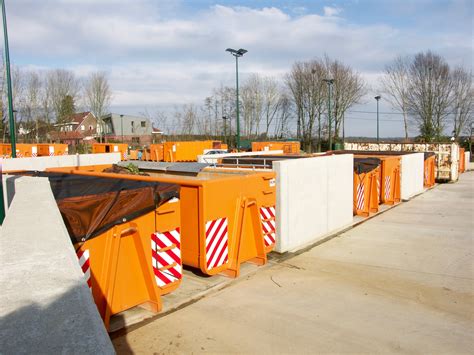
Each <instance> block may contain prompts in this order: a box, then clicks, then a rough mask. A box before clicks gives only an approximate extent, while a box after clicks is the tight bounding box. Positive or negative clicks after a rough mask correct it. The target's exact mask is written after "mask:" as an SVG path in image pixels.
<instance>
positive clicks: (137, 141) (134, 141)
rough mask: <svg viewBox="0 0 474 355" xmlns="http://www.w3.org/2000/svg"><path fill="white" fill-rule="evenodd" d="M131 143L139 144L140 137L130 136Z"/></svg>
mask: <svg viewBox="0 0 474 355" xmlns="http://www.w3.org/2000/svg"><path fill="white" fill-rule="evenodd" d="M132 143H135V144H140V137H132Z"/></svg>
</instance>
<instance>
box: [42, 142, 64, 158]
mask: <svg viewBox="0 0 474 355" xmlns="http://www.w3.org/2000/svg"><path fill="white" fill-rule="evenodd" d="M37 146H38V156H40V157H47V156H50V157H52V156H59V155H68V154H69V148H68V145H67V144H53V143H39V144H37Z"/></svg>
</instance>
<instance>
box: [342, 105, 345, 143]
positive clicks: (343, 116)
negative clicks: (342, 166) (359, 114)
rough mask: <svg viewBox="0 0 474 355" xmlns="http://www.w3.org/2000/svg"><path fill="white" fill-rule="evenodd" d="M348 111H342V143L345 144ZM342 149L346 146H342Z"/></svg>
mask: <svg viewBox="0 0 474 355" xmlns="http://www.w3.org/2000/svg"><path fill="white" fill-rule="evenodd" d="M345 130H346V113H345V112H343V113H342V145H344V143H346V132H345ZM342 149H344V147H342Z"/></svg>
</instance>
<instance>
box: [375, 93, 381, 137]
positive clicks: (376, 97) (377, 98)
mask: <svg viewBox="0 0 474 355" xmlns="http://www.w3.org/2000/svg"><path fill="white" fill-rule="evenodd" d="M381 98H382V96H380V95H377V96H375V97H374V99H375V100H377V144H378V143H379V100H380V99H381Z"/></svg>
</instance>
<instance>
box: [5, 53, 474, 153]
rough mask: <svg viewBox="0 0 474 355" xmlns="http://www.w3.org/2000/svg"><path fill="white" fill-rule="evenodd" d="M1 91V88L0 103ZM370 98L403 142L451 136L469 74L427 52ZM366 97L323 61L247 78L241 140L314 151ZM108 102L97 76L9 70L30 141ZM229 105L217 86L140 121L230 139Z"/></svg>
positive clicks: (467, 116)
mask: <svg viewBox="0 0 474 355" xmlns="http://www.w3.org/2000/svg"><path fill="white" fill-rule="evenodd" d="M328 79H332V81H331V84H329V83H328ZM330 85H331V100H330V101H331V103H330V107H331V110H330V111H331V112H329V87H330ZM4 89H5V86H4V81H2V83H1V85H0V90H2V97H4V93H5V90H4ZM372 91H374V92H376V93H382V96H383V98H384V99H388V100H389V101H390V103H391V104H392V106H393V108H394V109H395V110H397V111H399V112H400V113H401V114H402V115H403V117H404V128H405V135H406V138H408V127H409V126H413V125H415V126H416V127H417V128H418V131H419V135H420V136H421V137H422V138H424V139H425V140H427V141H431V140H434V139H437V140H439V139H441V138H442V135H443V132H444V131H445V129H446V127H447V126H448V124H451V125H452V126H453V127H454V132H453V134H454V136H455V137H458V136H459V135H460V134H461V132H463V129H466V127H470V125H471V123H472V112H473V96H474V95H473V87H472V73H471V72H469V71H468V70H466V69H465V68H463V67H455V68H451V67H450V66H449V65H448V64H447V62H446V61H445V60H444V59H443V58H442V57H441V56H439V55H437V54H434V53H432V52H429V51H428V52H426V53H419V54H417V55H415V56H412V57H398V58H396V59H395V60H394V62H393V63H391V64H389V65H388V66H387V67H386V69H385V73H384V75H383V76H382V78H381V80H380V85H379V86H378V87H377V88H372ZM368 92H369V88H368V86H367V84H366V83H365V81H364V79H363V78H362V76H361V75H360V74H359V73H358V72H356V71H355V70H354V69H353V68H351V67H350V66H348V65H347V64H344V63H342V62H341V61H339V60H335V59H331V58H330V57H328V56H324V57H322V58H316V59H313V60H309V61H301V62H295V63H294V64H293V66H292V68H291V70H290V71H289V72H288V73H287V74H286V75H284V76H283V77H281V78H274V77H267V76H262V75H259V74H251V75H249V76H248V77H247V79H246V80H245V81H244V82H242V83H241V88H240V122H241V129H240V131H241V135H242V136H243V137H247V138H249V139H257V138H283V137H297V138H299V139H300V140H301V141H302V142H303V146H304V147H305V149H306V150H308V151H311V150H312V149H317V150H321V145H322V142H323V141H325V140H326V139H327V138H328V137H329V135H331V137H332V138H334V140H337V139H338V138H339V137H340V135H341V130H342V122H343V119H344V116H345V114H346V113H347V111H348V110H350V108H351V107H352V106H354V105H355V104H359V103H363V99H364V97H365V96H366V94H367V93H368ZM111 98H112V91H111V88H110V87H109V83H108V80H107V75H106V74H105V73H104V72H95V73H92V74H91V75H89V76H88V77H87V78H85V79H79V78H77V77H76V76H75V75H74V73H73V72H71V71H68V70H62V69H55V70H49V71H35V70H30V71H20V69H19V68H13V100H14V107H15V109H16V110H17V125H18V126H20V127H22V128H23V130H24V132H28V133H26V135H28V134H30V135H32V136H33V138H34V139H39V136H40V132H41V129H40V128H41V127H39V126H40V125H41V124H43V125H44V126H47V128H48V129H51V128H52V124H53V123H62V122H64V121H65V120H67V119H68V118H69V117H70V115H71V114H72V113H74V112H75V110H76V107H77V106H80V107H81V109H84V110H90V111H92V112H93V113H94V114H95V115H96V117H98V118H100V117H101V116H103V115H104V114H105V113H107V112H108V108H109V105H110V102H111ZM235 98H236V94H235V89H234V87H226V86H223V85H221V86H220V87H218V88H215V89H213V90H212V93H211V95H209V96H208V97H206V98H205V99H204V100H203V103H202V104H201V105H197V104H189V103H184V104H183V105H181V106H177V107H175V110H174V112H155V113H153V114H149V113H148V112H146V111H145V112H144V113H143V114H144V115H145V116H148V117H149V118H151V119H152V120H153V121H154V122H155V123H156V125H157V126H158V127H159V128H161V129H162V130H163V131H164V132H165V133H166V134H169V135H180V136H185V137H186V136H191V135H200V136H203V137H216V136H223V135H227V136H233V135H234V134H235V133H236V99H235ZM4 102H5V100H2V103H4ZM2 108H3V107H2ZM2 112H3V113H5V110H3V109H2ZM374 118H375V117H374ZM5 123H6V115H5V114H3V115H2V122H1V126H0V130H1V131H0V132H1V133H2V134H3V137H5V134H6V132H7V129H5ZM329 127H332V129H331V132H329V129H328V128H329Z"/></svg>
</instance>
